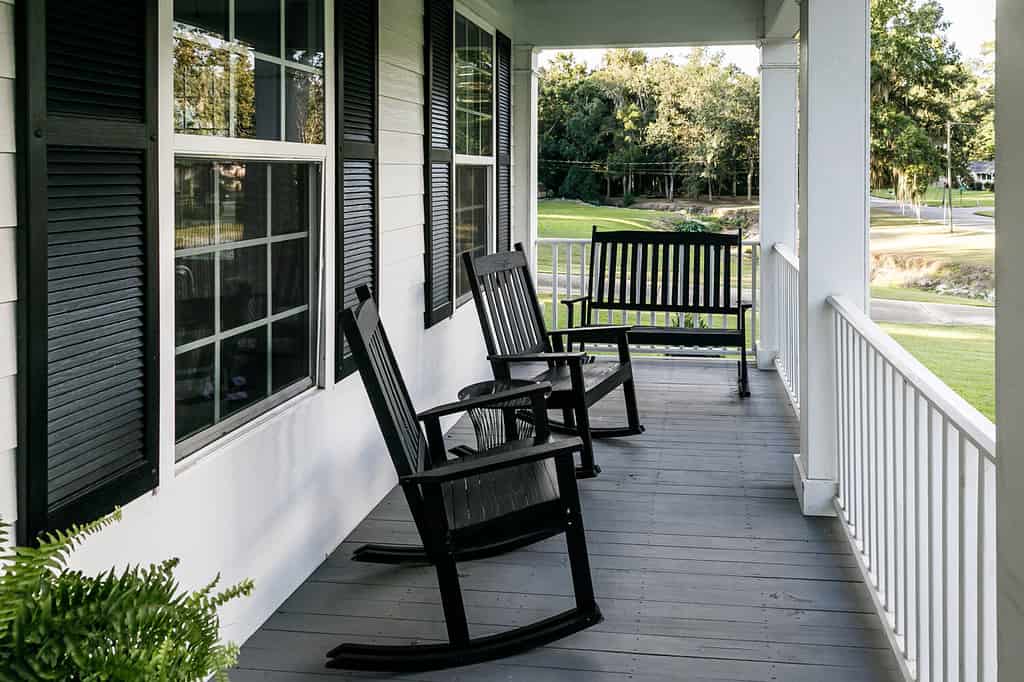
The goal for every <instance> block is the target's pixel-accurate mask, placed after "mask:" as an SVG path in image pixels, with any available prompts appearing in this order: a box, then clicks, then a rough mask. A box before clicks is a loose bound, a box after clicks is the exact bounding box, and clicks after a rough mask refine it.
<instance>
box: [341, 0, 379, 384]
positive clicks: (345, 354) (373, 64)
mask: <svg viewBox="0 0 1024 682" xmlns="http://www.w3.org/2000/svg"><path fill="white" fill-rule="evenodd" d="M377 12H378V10H377V0H340V2H339V4H338V11H337V16H339V17H343V20H342V21H341V24H342V27H341V31H340V39H339V40H340V48H339V49H340V51H339V54H340V62H341V68H340V78H339V81H340V87H339V93H340V94H339V96H340V98H341V101H340V105H339V107H338V111H339V112H340V114H339V115H340V118H339V121H338V128H339V129H340V130H341V138H342V143H341V145H340V146H339V160H338V168H339V171H340V172H339V175H338V190H337V192H338V226H337V242H338V274H337V285H338V292H337V306H338V310H339V313H340V311H341V310H342V309H344V308H349V307H352V306H354V305H356V304H357V303H358V301H357V299H356V294H355V290H356V287H359V286H369V287H370V290H371V291H373V292H374V295H377V279H378V272H379V262H378V261H379V258H378V253H379V239H378V235H377V215H378V210H377V97H378V85H377V61H378V51H377V41H378V38H377V27H378V15H377ZM336 320H337V321H338V324H340V320H341V316H340V314H339V315H338V316H337V318H336ZM335 354H336V360H335V365H336V371H335V379H336V380H337V381H340V380H341V379H343V378H344V377H346V376H348V375H349V374H351V373H352V372H353V371H355V364H354V363H353V362H352V357H351V353H350V352H349V349H348V343H347V342H346V341H345V335H344V334H343V333H342V332H341V328H340V326H339V328H338V331H337V340H336V349H335Z"/></svg>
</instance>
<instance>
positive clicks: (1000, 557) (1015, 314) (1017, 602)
mask: <svg viewBox="0 0 1024 682" xmlns="http://www.w3.org/2000/svg"><path fill="white" fill-rule="evenodd" d="M1022 31H1024V5H1022V4H1021V2H1020V0H998V4H997V8H996V91H997V92H998V96H997V97H996V150H997V152H996V178H997V182H998V186H999V187H1001V188H1003V191H1000V192H999V201H998V203H997V205H996V281H997V282H998V283H999V285H998V286H999V288H998V294H997V299H996V423H997V424H998V425H999V427H998V436H997V440H996V457H997V460H998V466H997V474H996V475H997V486H996V487H997V491H998V492H997V495H996V498H997V499H996V504H997V512H996V519H997V521H996V524H997V542H996V552H997V561H998V578H997V582H998V588H997V599H998V609H999V615H998V622H999V627H998V645H999V680H1000V682H1011V680H1019V679H1020V676H1021V674H1022V673H1021V671H1024V646H1021V644H1022V642H1024V535H1022V533H1021V529H1022V528H1024V419H1021V407H1022V406H1024V362H1022V361H1021V357H1020V349H1021V347H1022V346H1024V267H1021V261H1022V259H1024V230H1021V226H1024V193H1022V192H1019V191H1016V188H1018V187H1022V186H1024V126H1022V125H1021V124H1022V122H1024V71H1022V70H1021V68H1020V65H1021V64H1024V42H1022V41H1021V40H1020V35H1021V32H1022Z"/></svg>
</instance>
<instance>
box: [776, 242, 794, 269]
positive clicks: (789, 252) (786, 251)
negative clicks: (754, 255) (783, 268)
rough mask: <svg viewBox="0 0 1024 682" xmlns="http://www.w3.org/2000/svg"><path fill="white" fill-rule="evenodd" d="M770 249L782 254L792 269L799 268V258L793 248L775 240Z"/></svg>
mask: <svg viewBox="0 0 1024 682" xmlns="http://www.w3.org/2000/svg"><path fill="white" fill-rule="evenodd" d="M772 249H773V250H774V251H775V253H777V254H779V255H780V256H782V259H783V260H784V261H786V262H787V263H789V264H790V265H791V266H792V267H793V269H794V270H800V258H799V257H798V256H797V255H796V254H795V253H793V249H791V248H789V246H788V245H787V244H783V243H782V242H775V244H774V245H773V246H772Z"/></svg>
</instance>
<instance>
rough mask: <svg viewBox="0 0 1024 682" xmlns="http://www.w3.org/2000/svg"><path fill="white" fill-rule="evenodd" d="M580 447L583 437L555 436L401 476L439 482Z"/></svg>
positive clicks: (418, 481) (411, 480)
mask: <svg viewBox="0 0 1024 682" xmlns="http://www.w3.org/2000/svg"><path fill="white" fill-rule="evenodd" d="M582 447H583V441H581V440H580V439H579V438H577V437H573V438H568V439H565V440H556V441H551V442H548V443H544V444H542V445H534V446H532V447H527V448H521V449H518V450H511V451H507V452H499V453H495V454H493V455H487V454H484V455H482V456H480V457H473V458H471V459H458V460H453V461H451V462H450V463H448V464H444V465H442V466H439V467H436V468H433V469H427V470H426V471H421V472H418V473H415V474H409V475H407V476H402V477H401V481H402V482H403V483H416V484H428V485H429V484H435V485H436V484H438V483H444V482H446V481H454V480H458V479H461V478H467V477H469V476H478V475H480V474H486V473H488V472H491V471H497V470H499V469H507V468H509V467H514V466H518V465H520V464H529V463H530V462H538V461H540V460H544V459H550V458H552V457H560V456H568V457H571V456H572V454H573V453H574V452H576V451H577V450H579V449H581V448H582Z"/></svg>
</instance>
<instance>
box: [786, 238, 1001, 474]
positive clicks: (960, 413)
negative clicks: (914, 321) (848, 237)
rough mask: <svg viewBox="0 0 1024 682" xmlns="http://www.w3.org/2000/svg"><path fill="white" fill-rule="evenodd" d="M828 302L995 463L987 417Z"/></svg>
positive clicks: (847, 310) (866, 321)
mask: <svg viewBox="0 0 1024 682" xmlns="http://www.w3.org/2000/svg"><path fill="white" fill-rule="evenodd" d="M778 246H779V245H778V244H776V250H778ZM780 253H781V251H780ZM783 255H784V254H783ZM827 300H828V302H829V304H830V305H831V306H832V307H833V308H835V310H836V311H837V312H838V313H839V314H840V315H842V316H843V317H844V318H845V319H846V321H847V322H848V323H850V325H852V326H853V328H854V329H856V330H857V332H859V333H860V335H861V336H862V337H863V338H864V340H865V341H867V342H868V343H869V344H870V345H871V346H872V347H873V348H874V349H875V350H876V351H877V352H878V353H880V354H881V355H883V356H884V357H885V358H886V359H887V360H888V361H889V363H890V364H892V366H893V368H895V369H896V371H897V372H899V373H900V374H901V375H902V376H903V378H904V379H906V380H907V381H908V382H909V383H911V384H913V385H914V387H915V388H917V390H918V391H919V392H920V394H921V395H922V396H923V397H924V398H925V399H927V400H928V401H929V402H930V403H931V404H932V406H933V407H934V408H935V409H936V410H938V411H939V412H940V413H942V414H943V415H944V416H945V417H946V418H947V419H949V420H950V421H951V422H953V423H954V424H956V426H957V428H959V429H960V430H961V431H963V433H964V435H965V436H967V438H968V439H970V440H971V441H973V443H974V445H975V447H977V448H978V449H979V450H980V451H981V452H982V453H983V454H984V456H985V457H986V458H987V459H989V460H990V461H992V462H995V459H996V425H995V424H993V423H992V421H991V420H990V419H989V418H988V417H986V416H985V415H983V414H982V413H981V412H979V411H978V409H977V408H976V407H974V406H973V405H971V404H970V403H968V402H967V401H966V400H964V399H963V398H962V397H960V395H958V394H957V393H956V391H954V390H953V389H952V388H950V387H949V386H948V385H946V383H945V382H943V381H942V379H939V378H938V377H937V376H935V373H934V372H932V371H931V370H930V369H928V368H927V367H925V366H924V365H923V364H921V361H920V360H918V359H917V358H915V357H914V356H913V355H911V354H910V352H909V351H907V350H906V349H905V348H904V347H903V346H901V345H900V344H899V343H898V342H897V341H896V340H895V339H894V338H892V337H891V336H889V335H888V334H886V333H885V331H884V330H883V329H882V328H881V327H879V326H878V325H877V324H876V323H875V322H874V321H873V320H872V319H871V318H870V317H868V316H867V315H866V314H865V313H864V312H863V311H861V310H860V308H858V307H857V306H856V305H855V304H854V303H853V302H852V301H849V300H847V299H846V298H845V297H843V296H829V297H828V299H827Z"/></svg>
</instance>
